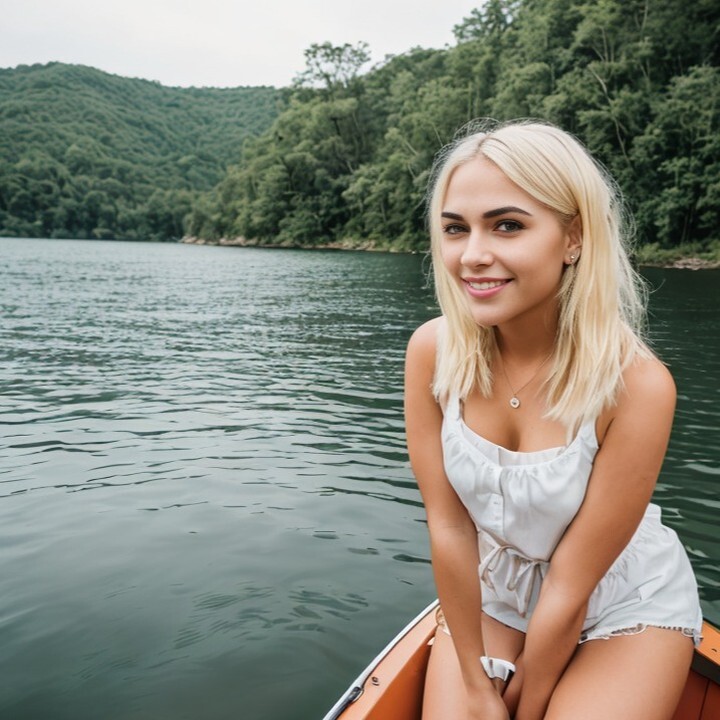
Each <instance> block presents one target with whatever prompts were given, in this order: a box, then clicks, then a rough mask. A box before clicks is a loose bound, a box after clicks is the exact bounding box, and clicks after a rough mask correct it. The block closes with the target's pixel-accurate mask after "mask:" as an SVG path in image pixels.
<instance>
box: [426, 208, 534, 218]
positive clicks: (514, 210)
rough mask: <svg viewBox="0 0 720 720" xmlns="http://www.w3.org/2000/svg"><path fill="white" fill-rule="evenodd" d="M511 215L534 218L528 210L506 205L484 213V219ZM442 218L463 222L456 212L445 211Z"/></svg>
mask: <svg viewBox="0 0 720 720" xmlns="http://www.w3.org/2000/svg"><path fill="white" fill-rule="evenodd" d="M509 213H519V214H520V215H528V216H532V213H529V212H528V211H527V210H523V209H522V208H519V207H517V206H515V205H506V206H505V207H501V208H497V209H495V210H488V211H487V212H486V213H483V218H485V219H486V220H487V219H490V218H494V217H497V216H498V215H506V214H509ZM440 217H444V218H447V219H448V220H463V219H464V218H463V216H462V215H458V214H457V213H454V212H449V211H447V210H444V211H443V212H442V213H440Z"/></svg>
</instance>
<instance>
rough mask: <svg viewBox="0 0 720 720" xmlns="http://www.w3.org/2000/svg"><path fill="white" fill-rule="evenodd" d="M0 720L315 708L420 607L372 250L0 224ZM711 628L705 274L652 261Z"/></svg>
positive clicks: (712, 488)
mask: <svg viewBox="0 0 720 720" xmlns="http://www.w3.org/2000/svg"><path fill="white" fill-rule="evenodd" d="M0 261H1V263H2V264H1V266H0V267H2V271H1V272H2V274H1V275H0V313H1V315H0V317H1V319H0V330H1V333H2V335H1V339H2V343H1V344H0V388H1V390H2V392H1V393H0V427H1V429H2V438H1V439H0V458H2V460H1V462H0V543H1V547H2V552H1V553H0V578H2V593H0V678H1V680H0V717H3V718H5V717H7V718H13V719H14V720H43V719H44V718H48V719H52V720H65V719H67V720H70V719H71V718H72V720H85V719H88V720H90V719H92V720H95V719H96V718H100V717H102V718H106V719H109V720H115V719H117V720H120V719H123V720H125V719H130V718H132V719H133V720H135V719H139V720H145V719H148V720H149V719H151V718H152V719H153V720H166V719H167V720H170V719H173V720H175V719H180V718H187V719H188V720H198V719H200V718H202V719H203V720H216V719H217V720H219V719H226V718H227V719H229V718H248V719H250V720H295V719H297V720H312V719H313V718H318V717H321V716H322V715H323V714H324V712H325V711H326V710H327V709H328V708H329V707H330V706H331V705H332V704H333V702H334V700H335V699H336V697H337V695H338V694H339V693H340V692H341V690H343V689H344V688H345V686H346V685H347V684H348V683H349V682H350V681H351V680H352V679H353V678H354V677H355V675H356V674H357V673H358V672H359V671H360V670H361V669H362V667H364V666H365V664H366V663H367V662H368V661H369V660H370V658H371V657H372V656H374V655H375V653H376V652H377V651H378V650H379V649H380V648H381V647H382V645H384V643H385V642H386V641H387V640H388V639H389V637H391V636H392V635H393V634H394V633H395V632H396V631H397V630H398V629H399V628H400V627H401V626H402V625H404V624H405V622H406V621H407V620H408V619H409V618H410V616H412V615H414V614H415V613H416V612H417V611H419V610H420V609H421V608H422V607H423V606H424V605H425V604H426V603H427V602H429V601H430V600H431V599H432V597H433V586H432V580H431V576H430V567H429V563H428V547H427V540H426V533H425V525H424V521H423V518H424V514H423V510H422V507H421V505H420V501H419V496H418V493H417V491H416V488H415V485H414V482H413V480H412V477H411V474H410V471H409V468H408V464H407V458H406V455H405V450H404V441H403V428H402V416H401V405H402V391H401V388H402V363H403V353H404V346H405V343H406V342H407V338H408V337H409V335H410V333H411V331H412V329H413V328H414V327H416V326H417V325H418V324H419V323H420V322H422V321H423V320H424V319H426V318H427V317H430V316H431V315H432V314H433V309H432V305H433V303H432V298H431V296H430V293H429V292H428V291H427V290H426V289H424V287H423V286H424V278H423V274H422V261H421V260H420V259H419V258H416V257H410V256H393V255H383V254H362V253H331V252H299V251H280V250H277V251H262V250H252V249H234V248H205V247H194V246H182V245H146V244H129V243H102V242H81V241H77V242H76V241H45V240H11V239H0ZM648 275H649V278H650V280H651V281H652V283H653V285H654V286H655V287H656V288H657V290H656V292H655V293H654V295H653V313H654V314H653V321H652V327H653V333H654V336H655V338H656V341H657V347H658V349H659V351H660V352H661V354H662V355H663V356H664V358H665V359H666V360H667V361H668V362H669V364H670V365H671V367H672V370H673V372H674V374H675V376H676V379H677V382H678V385H679V390H680V404H679V410H678V419H677V423H676V427H675V432H674V436H673V440H672V446H671V449H670V453H669V455H668V460H667V462H666V465H665V468H664V471H663V475H662V478H661V481H660V484H659V486H658V491H657V501H658V502H659V503H660V504H661V505H662V506H663V508H664V509H665V517H666V521H667V522H668V524H670V525H671V526H673V527H674V528H676V529H677V530H678V532H679V533H680V535H681V537H682V539H683V541H684V542H685V544H686V546H687V548H688V551H689V553H690V555H691V558H692V561H693V564H694V567H695V569H696V571H697V574H698V578H699V581H700V584H701V586H702V595H703V603H704V609H705V611H706V613H707V615H708V616H709V617H710V618H711V619H713V620H714V621H715V622H716V623H717V622H720V571H719V569H718V560H719V559H720V540H719V539H718V537H717V530H716V527H717V509H718V506H720V500H719V497H718V496H719V493H718V491H717V481H718V476H720V449H719V448H718V445H717V429H718V416H719V414H720V411H719V410H718V391H717V378H718V377H719V376H720V373H719V372H718V370H719V369H720V368H719V367H718V366H719V363H720V361H719V360H718V358H719V357H720V347H719V345H720V339H719V338H720V317H719V314H718V300H719V297H718V296H719V289H720V283H718V279H719V278H720V274H719V273H717V272H696V273H692V272H689V271H653V272H652V273H649V274H648Z"/></svg>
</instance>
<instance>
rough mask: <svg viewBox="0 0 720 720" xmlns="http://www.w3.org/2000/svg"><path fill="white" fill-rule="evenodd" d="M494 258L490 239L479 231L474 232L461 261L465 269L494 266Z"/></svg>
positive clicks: (469, 238)
mask: <svg viewBox="0 0 720 720" xmlns="http://www.w3.org/2000/svg"><path fill="white" fill-rule="evenodd" d="M494 257H495V256H494V255H493V252H492V248H491V241H490V239H489V238H487V237H486V236H485V235H484V234H483V233H482V232H480V231H479V230H474V231H473V232H471V233H470V236H469V237H468V241H467V245H466V246H465V250H464V251H463V254H462V257H461V258H460V261H461V262H462V264H463V265H465V267H478V266H480V265H492V263H493V260H494Z"/></svg>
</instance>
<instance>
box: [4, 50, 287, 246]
mask: <svg viewBox="0 0 720 720" xmlns="http://www.w3.org/2000/svg"><path fill="white" fill-rule="evenodd" d="M278 101H279V94H278V91H277V90H275V89H274V88H269V87H257V88H235V89H230V90H224V89H216V88H185V89H181V88H169V87H163V86H162V85H160V84H158V83H154V82H148V81H146V80H136V79H128V78H121V77H117V76H114V75H109V74H107V73H103V72H101V71H99V70H95V69H93V68H88V67H82V66H77V65H64V64H60V63H51V64H49V65H32V66H20V67H18V68H16V69H12V70H8V69H5V70H0V235H18V236H23V237H25V236H29V237H37V236H43V237H78V238H93V237H95V238H106V237H115V238H128V239H142V240H168V239H178V238H180V237H182V235H183V234H184V225H185V219H186V216H187V215H188V214H189V212H190V210H191V207H192V206H193V204H194V203H195V202H196V201H197V198H198V197H199V196H200V195H201V193H202V192H205V191H209V190H210V189H211V188H213V187H214V186H215V185H216V184H217V183H218V182H219V181H220V179H221V178H222V177H223V175H224V171H225V169H226V167H227V165H228V163H230V162H233V161H235V162H236V161H238V160H239V159H240V151H241V148H242V144H243V142H244V141H245V139H246V138H248V137H249V136H251V135H253V134H257V133H259V132H261V131H263V130H265V129H266V128H267V127H268V126H269V125H270V124H271V123H272V121H273V119H274V118H275V116H276V115H277V104H278Z"/></svg>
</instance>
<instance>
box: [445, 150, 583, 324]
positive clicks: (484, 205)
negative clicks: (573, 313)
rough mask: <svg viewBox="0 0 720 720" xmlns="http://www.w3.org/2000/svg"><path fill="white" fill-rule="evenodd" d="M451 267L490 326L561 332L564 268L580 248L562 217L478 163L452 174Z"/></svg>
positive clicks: (478, 316)
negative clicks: (542, 327) (539, 327)
mask: <svg viewBox="0 0 720 720" xmlns="http://www.w3.org/2000/svg"><path fill="white" fill-rule="evenodd" d="M441 223H442V228H443V235H442V245H441V253H442V259H443V262H444V264H445V267H446V268H447V269H448V271H449V272H450V275H451V276H452V277H453V278H454V279H455V281H456V282H457V284H458V285H459V287H460V290H461V292H462V293H463V295H464V296H465V298H466V300H467V303H468V308H469V311H470V313H471V315H472V317H473V319H474V320H475V322H476V323H478V324H479V325H483V326H486V327H492V326H498V327H502V326H503V325H505V324H508V323H513V324H515V325H518V324H519V325H518V326H519V327H523V326H527V327H528V328H531V327H537V326H536V325H535V323H543V325H546V326H548V327H552V328H554V327H555V324H556V322H557V315H558V299H557V295H558V288H559V285H560V280H561V277H562V273H563V269H564V265H565V264H566V263H569V262H571V258H570V256H571V255H572V254H573V251H575V252H577V250H576V248H577V246H578V242H579V237H578V236H579V234H578V233H577V232H575V229H576V225H577V223H576V222H572V223H570V225H569V226H568V227H567V228H566V227H565V226H563V224H562V223H561V221H560V219H559V217H558V216H557V214H556V213H555V212H554V211H552V210H550V209H549V208H548V207H546V206H545V205H543V204H542V203H540V202H539V201H537V200H535V199H534V198H533V197H532V196H530V195H528V194H527V193H526V192H525V191H524V190H521V189H520V188H519V187H518V186H517V185H515V183H513V182H512V181H511V180H509V179H508V178H507V177H506V176H505V175H504V174H503V172H502V171H501V170H500V169H499V168H498V167H497V166H496V165H495V164H493V163H492V162H490V161H489V160H487V159H485V158H483V157H477V158H474V159H473V160H470V161H469V162H467V163H465V164H464V165H461V166H459V167H458V168H457V169H456V170H455V171H454V172H453V174H452V176H451V178H450V183H449V185H448V189H447V194H446V196H445V201H444V203H443V206H442V218H441Z"/></svg>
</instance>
